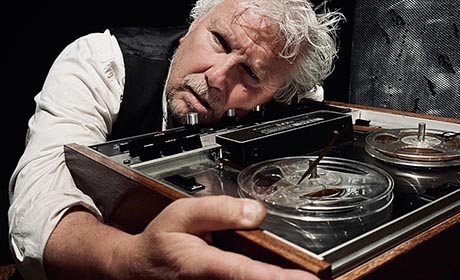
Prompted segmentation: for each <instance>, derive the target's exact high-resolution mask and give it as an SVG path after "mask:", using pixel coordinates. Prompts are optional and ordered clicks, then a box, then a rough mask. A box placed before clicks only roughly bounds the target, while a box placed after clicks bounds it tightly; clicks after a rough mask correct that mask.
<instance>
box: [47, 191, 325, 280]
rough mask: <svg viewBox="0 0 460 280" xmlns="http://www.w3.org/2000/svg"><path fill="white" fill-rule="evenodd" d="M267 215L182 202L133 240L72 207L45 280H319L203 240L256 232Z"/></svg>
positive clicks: (228, 204)
mask: <svg viewBox="0 0 460 280" xmlns="http://www.w3.org/2000/svg"><path fill="white" fill-rule="evenodd" d="M264 217H265V209H264V207H263V206H262V205H261V204H260V203H258V202H256V201H254V200H249V199H238V198H232V197H229V196H207V197H201V198H185V199H180V200H177V201H175V202H173V203H172V204H171V205H169V206H168V207H167V208H166V209H165V210H163V211H162V212H161V213H160V214H159V215H158V216H157V217H156V218H155V219H154V220H153V221H152V222H150V224H149V225H148V226H147V227H146V229H145V230H144V231H143V232H142V233H140V234H137V235H130V234H127V233H124V232H122V231H119V230H117V229H115V228H112V227H110V226H107V225H104V224H102V223H101V222H99V221H98V220H97V219H96V218H95V217H94V216H93V215H92V214H90V213H89V212H86V211H84V209H78V208H75V209H73V210H72V211H70V212H69V213H68V214H67V215H66V216H65V217H64V218H63V219H62V220H61V222H60V223H59V224H58V226H57V227H56V229H55V230H54V232H53V233H52V235H51V237H50V239H49V241H48V243H47V246H46V249H45V256H44V265H45V271H46V272H47V274H48V277H49V278H50V279H265V280H267V279H291V280H295V279H317V278H316V277H315V276H314V275H312V274H310V273H308V272H305V271H301V270H290V269H289V270H288V269H282V268H280V267H277V266H274V265H270V264H265V263H262V262H259V261H255V260H252V259H250V258H248V257H246V256H242V255H239V254H236V253H231V252H225V251H222V250H220V249H218V248H216V247H214V246H212V245H210V244H208V243H207V242H206V240H207V238H208V237H209V233H210V232H211V231H216V230H225V229H236V228H237V229H251V228H255V227H257V226H259V225H260V223H261V222H262V220H263V218H264Z"/></svg>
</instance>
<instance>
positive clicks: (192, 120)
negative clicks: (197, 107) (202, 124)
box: [185, 112, 198, 125]
mask: <svg viewBox="0 0 460 280" xmlns="http://www.w3.org/2000/svg"><path fill="white" fill-rule="evenodd" d="M185 122H186V124H188V125H197V124H198V113H196V112H191V113H188V114H187V116H186V119H185Z"/></svg>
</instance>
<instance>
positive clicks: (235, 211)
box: [149, 195, 266, 235]
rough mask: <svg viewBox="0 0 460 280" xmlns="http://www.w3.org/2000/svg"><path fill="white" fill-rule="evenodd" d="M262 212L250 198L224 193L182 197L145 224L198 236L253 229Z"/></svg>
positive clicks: (263, 213)
mask: <svg viewBox="0 0 460 280" xmlns="http://www.w3.org/2000/svg"><path fill="white" fill-rule="evenodd" d="M265 215H266V210H265V207H264V206H263V205H262V204H261V203H260V202H258V201H256V200H253V199H248V198H235V197H231V196H226V195H219V196H205V197H194V198H182V199H178V200H176V201H174V202H173V203H171V204H170V205H169V206H168V207H166V208H165V209H164V210H163V211H162V212H161V213H160V214H159V215H158V216H157V217H156V218H155V220H154V221H153V222H152V223H151V225H149V227H150V226H153V228H152V230H154V229H155V228H157V229H158V230H161V231H171V232H174V231H175V232H187V233H190V234H195V235H200V234H203V233H207V232H210V231H218V230H227V229H250V228H256V227H258V226H259V225H260V224H261V223H262V221H263V219H264V218H265Z"/></svg>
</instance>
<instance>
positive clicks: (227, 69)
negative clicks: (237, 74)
mask: <svg viewBox="0 0 460 280" xmlns="http://www.w3.org/2000/svg"><path fill="white" fill-rule="evenodd" d="M233 66H235V63H234V62H233V61H232V60H231V59H226V58H225V57H223V58H221V59H220V60H217V61H216V62H215V63H214V64H213V65H212V66H211V67H210V68H209V69H208V70H207V71H206V72H205V77H206V81H207V82H208V85H209V86H210V87H213V88H216V89H218V90H219V91H225V90H226V89H227V85H228V83H229V82H230V77H231V73H232V69H233Z"/></svg>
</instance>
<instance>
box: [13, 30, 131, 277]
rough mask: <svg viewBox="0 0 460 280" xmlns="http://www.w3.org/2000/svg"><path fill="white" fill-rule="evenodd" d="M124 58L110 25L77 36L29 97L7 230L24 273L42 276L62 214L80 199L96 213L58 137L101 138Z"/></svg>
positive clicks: (85, 141)
mask: <svg viewBox="0 0 460 280" xmlns="http://www.w3.org/2000/svg"><path fill="white" fill-rule="evenodd" d="M124 75H125V72H124V64H123V57H122V54H121V51H120V48H119V46H118V44H117V42H116V39H115V38H114V37H113V36H112V35H111V34H110V32H109V31H105V32H104V33H94V34H90V35H87V36H84V37H81V38H79V39H77V40H76V41H74V42H73V43H72V44H70V45H69V46H68V47H66V48H65V49H64V50H63V51H62V52H61V54H60V55H59V56H58V58H57V59H56V61H55V62H54V64H53V66H52V67H51V69H50V71H49V73H48V76H47V78H46V80H45V83H44V86H43V88H42V90H41V91H40V93H39V94H38V95H37V96H36V97H35V102H36V111H35V113H34V115H33V116H32V117H31V118H30V120H29V133H28V142H27V146H26V149H25V151H24V154H23V156H22V157H21V159H20V160H19V163H18V165H17V167H16V169H15V171H14V173H13V175H12V177H11V180H10V202H11V206H10V209H9V211H8V219H9V238H10V244H11V248H12V252H13V256H14V258H15V259H16V263H17V266H18V268H19V270H20V271H21V273H22V274H23V275H24V276H25V277H26V278H27V279H46V276H45V273H44V270H43V252H44V248H45V245H46V242H47V241H48V238H49V236H50V234H51V232H52V231H53V229H54V228H55V226H56V224H57V223H58V222H59V220H60V218H61V217H62V215H63V214H64V213H65V212H66V211H67V210H68V209H69V208H70V207H72V206H74V205H82V206H84V207H86V208H88V209H89V210H90V211H92V212H93V213H94V214H95V215H96V216H97V217H98V218H99V219H101V220H102V217H101V214H100V212H99V210H98V209H97V208H96V206H95V204H94V202H93V201H92V200H91V198H89V197H88V196H86V195H85V194H83V193H82V192H81V191H80V190H79V189H77V188H76V186H75V184H74V182H73V180H72V177H71V175H70V172H69V170H68V169H67V167H66V164H65V159H64V149H63V145H64V144H69V143H79V144H82V145H90V144H94V143H98V142H102V141H105V139H106V136H107V135H108V134H109V133H110V130H111V127H112V124H113V123H114V121H115V119H116V117H117V114H118V111H119V108H120V102H121V99H122V94H123V87H124Z"/></svg>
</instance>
